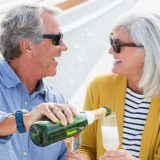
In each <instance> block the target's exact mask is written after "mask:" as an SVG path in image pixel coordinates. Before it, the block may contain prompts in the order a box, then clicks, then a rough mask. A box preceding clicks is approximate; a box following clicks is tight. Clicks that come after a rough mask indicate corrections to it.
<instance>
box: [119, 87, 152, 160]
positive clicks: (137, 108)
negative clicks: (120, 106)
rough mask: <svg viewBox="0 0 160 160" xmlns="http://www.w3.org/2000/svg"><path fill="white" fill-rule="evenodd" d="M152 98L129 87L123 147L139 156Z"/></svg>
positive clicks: (125, 110) (126, 100)
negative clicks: (147, 97)
mask: <svg viewBox="0 0 160 160" xmlns="http://www.w3.org/2000/svg"><path fill="white" fill-rule="evenodd" d="M150 103H151V99H146V98H144V95H140V94H137V93H134V92H133V91H132V90H130V89H129V88H127V92H126V99H125V109H124V120H123V140H122V148H123V149H125V150H127V151H128V152H129V153H130V154H131V155H133V156H135V157H137V158H139V153H140V147H141V138H142V134H143V130H144V126H145V123H146V119H147V115H148V110H149V106H150Z"/></svg>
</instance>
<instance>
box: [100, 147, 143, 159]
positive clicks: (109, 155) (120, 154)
mask: <svg viewBox="0 0 160 160" xmlns="http://www.w3.org/2000/svg"><path fill="white" fill-rule="evenodd" d="M100 160H140V159H139V158H136V157H133V156H132V155H130V154H129V153H128V152H127V151H126V150H122V149H121V150H116V151H108V152H106V153H105V154H104V156H102V157H100Z"/></svg>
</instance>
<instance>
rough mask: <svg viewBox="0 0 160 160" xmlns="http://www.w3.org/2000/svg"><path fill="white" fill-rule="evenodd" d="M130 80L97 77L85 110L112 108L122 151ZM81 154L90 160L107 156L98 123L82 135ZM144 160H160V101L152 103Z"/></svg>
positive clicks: (142, 147)
mask: <svg viewBox="0 0 160 160" xmlns="http://www.w3.org/2000/svg"><path fill="white" fill-rule="evenodd" d="M126 88H127V80H126V78H125V77H122V76H120V75H116V74H111V75H102V76H99V77H96V78H95V79H94V80H93V81H92V82H91V84H90V85H89V87H88V89H87V94H86V101H85V105H84V110H94V109H97V108H100V107H102V106H110V107H111V109H112V111H113V112H116V113H117V124H118V130H119V139H120V146H119V149H120V148H122V136H123V115H124V103H125V96H126ZM79 151H80V152H81V153H82V154H83V155H84V156H85V157H86V158H87V159H89V160H96V159H97V160H99V157H100V156H102V155H104V152H105V150H104V148H103V145H102V136H101V125H100V121H99V120H97V121H96V122H94V123H93V124H91V125H90V126H88V127H87V128H86V129H85V130H84V131H83V132H82V142H81V147H80V149H79ZM140 159H141V160H160V97H155V98H153V99H152V101H151V105H150V108H149V112H148V116H147V120H146V125H145V127H144V131H143V135H142V141H141V148H140Z"/></svg>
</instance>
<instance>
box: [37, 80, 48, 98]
mask: <svg viewBox="0 0 160 160" xmlns="http://www.w3.org/2000/svg"><path fill="white" fill-rule="evenodd" d="M36 93H37V94H41V95H44V99H45V101H48V94H47V93H48V92H47V86H46V83H45V80H44V79H41V80H39V82H38V87H37V90H36Z"/></svg>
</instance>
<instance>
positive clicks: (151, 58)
mask: <svg viewBox="0 0 160 160" xmlns="http://www.w3.org/2000/svg"><path fill="white" fill-rule="evenodd" d="M118 27H120V28H121V29H122V30H124V31H126V32H127V33H128V34H129V36H130V38H131V40H132V41H133V42H134V43H136V44H137V45H143V46H144V48H143V49H144V50H145V61H144V66H143V69H142V77H141V80H140V82H139V88H142V89H143V94H144V95H145V96H146V97H149V98H151V97H154V96H157V95H160V16H159V15H157V14H155V13H151V12H147V11H141V12H137V13H133V12H132V13H130V14H127V15H125V16H124V17H123V18H122V19H119V20H118V21H117V23H116V24H115V26H114V30H115V29H116V28H118ZM137 49H140V50H141V49H142V48H137Z"/></svg>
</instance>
